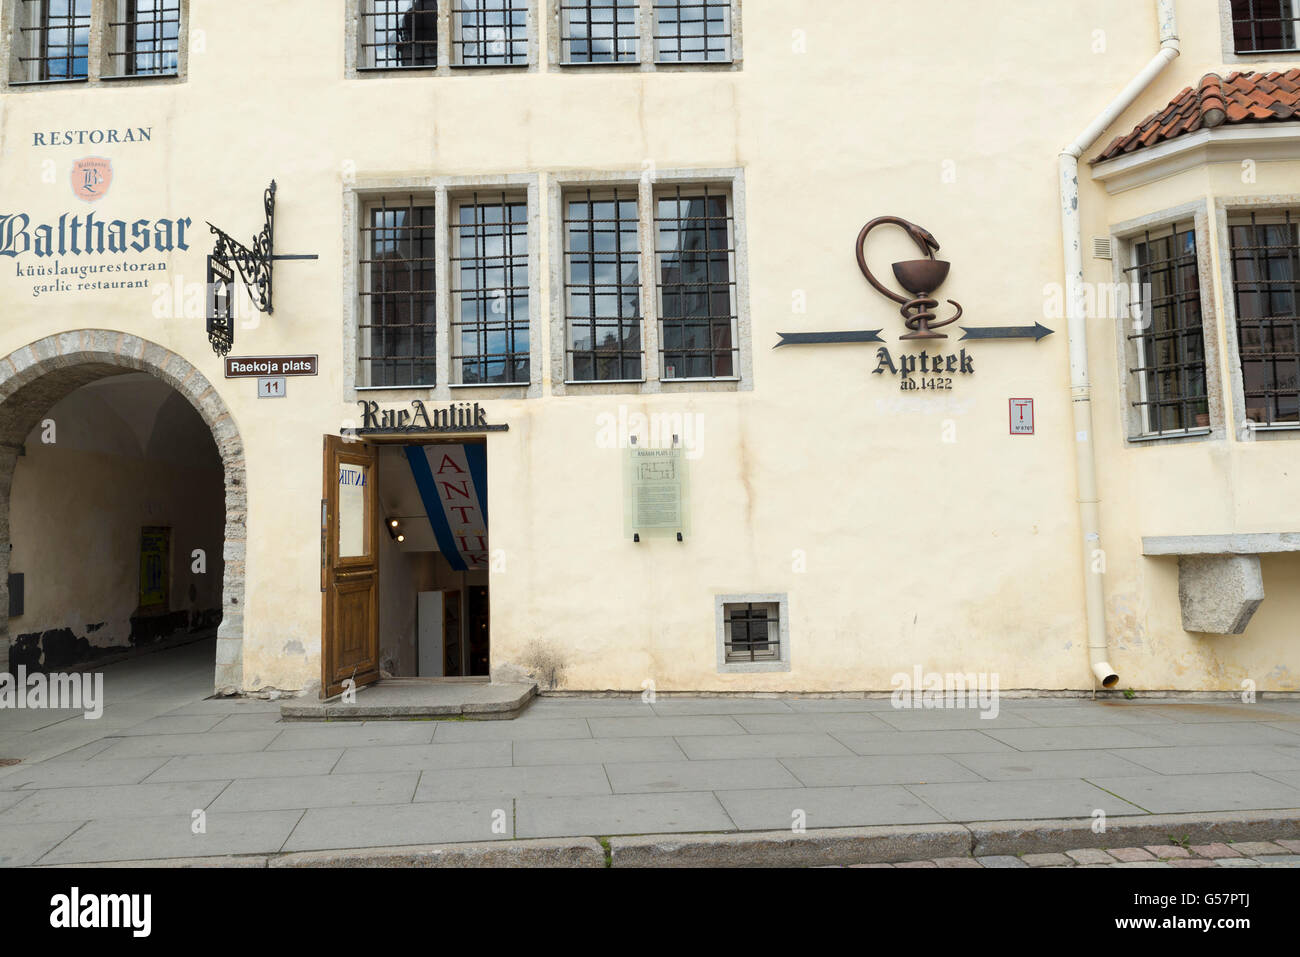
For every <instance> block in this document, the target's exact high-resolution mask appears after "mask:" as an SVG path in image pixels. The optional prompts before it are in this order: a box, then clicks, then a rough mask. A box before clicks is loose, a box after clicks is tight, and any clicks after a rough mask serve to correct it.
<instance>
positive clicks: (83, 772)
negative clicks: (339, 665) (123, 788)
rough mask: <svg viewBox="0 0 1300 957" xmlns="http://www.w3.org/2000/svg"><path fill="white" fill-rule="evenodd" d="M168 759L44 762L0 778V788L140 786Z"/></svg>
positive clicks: (25, 766) (23, 766)
mask: <svg viewBox="0 0 1300 957" xmlns="http://www.w3.org/2000/svg"><path fill="white" fill-rule="evenodd" d="M166 761H167V758H124V759H123V760H121V761H45V762H43V763H41V764H30V765H22V766H20V767H19V768H17V769H16V770H15V772H14V773H13V774H9V775H6V776H5V777H3V778H0V788H23V789H26V790H32V789H36V788H75V787H90V786H94V785H108V784H139V783H141V782H142V781H144V780H145V779H146V778H147V777H149V776H150V775H151V774H152V773H153V772H155V771H157V770H158V769H159V768H160V767H162V766H163V765H164V764H165V763H166Z"/></svg>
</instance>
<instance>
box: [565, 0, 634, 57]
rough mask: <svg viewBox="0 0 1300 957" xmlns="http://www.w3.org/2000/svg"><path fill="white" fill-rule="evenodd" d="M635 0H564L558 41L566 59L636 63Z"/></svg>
mask: <svg viewBox="0 0 1300 957" xmlns="http://www.w3.org/2000/svg"><path fill="white" fill-rule="evenodd" d="M637 5H638V4H637V0H563V2H562V3H561V4H560V42H561V44H562V45H563V53H564V56H563V60H564V62H565V63H636V62H637V61H638V60H639V59H640V38H639V34H638V27H637Z"/></svg>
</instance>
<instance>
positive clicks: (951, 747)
mask: <svg viewBox="0 0 1300 957" xmlns="http://www.w3.org/2000/svg"><path fill="white" fill-rule="evenodd" d="M831 736H832V737H833V738H835V740H837V741H839V742H840V743H841V744H843V745H844V746H845V747H847V748H848V749H849V750H850V751H852V752H854V753H855V754H862V755H870V754H975V753H981V752H985V751H1012V750H1014V749H1013V748H1012V747H1010V746H1009V745H1007V744H1004V743H1003V742H1001V741H998V740H997V739H996V738H992V737H990V736H989V735H987V734H984V733H983V732H982V731H970V730H957V731H886V732H884V733H880V734H876V733H868V734H857V733H851V732H845V731H832V732H831Z"/></svg>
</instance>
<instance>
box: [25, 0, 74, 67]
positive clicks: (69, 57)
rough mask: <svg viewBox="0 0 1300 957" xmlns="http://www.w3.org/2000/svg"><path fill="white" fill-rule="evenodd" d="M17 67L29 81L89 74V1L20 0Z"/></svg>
mask: <svg viewBox="0 0 1300 957" xmlns="http://www.w3.org/2000/svg"><path fill="white" fill-rule="evenodd" d="M21 4H22V6H21V15H22V20H21V23H20V25H19V27H18V37H17V41H18V42H17V49H18V51H19V52H18V65H19V67H20V70H21V72H22V74H23V75H24V76H25V77H26V78H27V79H28V80H30V81H49V80H76V79H85V77H86V76H87V75H88V66H87V64H88V54H89V51H90V6H91V0H21Z"/></svg>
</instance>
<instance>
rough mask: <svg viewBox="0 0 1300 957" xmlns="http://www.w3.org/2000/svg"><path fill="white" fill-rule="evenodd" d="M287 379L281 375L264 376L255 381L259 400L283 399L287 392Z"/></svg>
mask: <svg viewBox="0 0 1300 957" xmlns="http://www.w3.org/2000/svg"><path fill="white" fill-rule="evenodd" d="M288 381H289V380H288V379H286V378H285V377H284V376H282V375H277V376H265V377H263V378H260V379H258V380H257V397H258V398H259V399H283V398H284V397H285V395H286V394H287V392H288V385H287V383H288Z"/></svg>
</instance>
